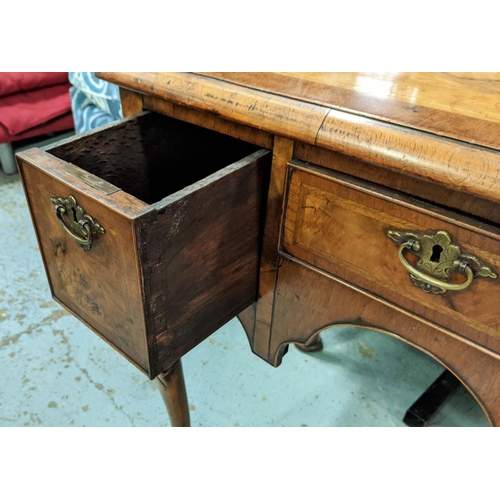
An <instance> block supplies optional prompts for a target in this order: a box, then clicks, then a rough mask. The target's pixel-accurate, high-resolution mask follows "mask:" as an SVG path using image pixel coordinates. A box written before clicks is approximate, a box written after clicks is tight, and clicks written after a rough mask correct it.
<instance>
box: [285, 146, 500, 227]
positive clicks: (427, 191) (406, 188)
mask: <svg viewBox="0 0 500 500" xmlns="http://www.w3.org/2000/svg"><path fill="white" fill-rule="evenodd" d="M294 158H296V159H298V160H302V161H304V162H307V163H313V164H315V165H319V166H322V167H325V168H329V169H331V170H335V171H337V172H342V173H344V174H349V175H352V176H354V177H357V178H359V179H364V180H367V181H370V182H373V183H375V184H378V185H380V186H382V187H390V188H392V189H395V190H397V191H401V192H403V193H406V194H408V195H410V196H412V197H414V198H417V199H419V200H424V201H429V202H432V203H433V204H434V205H437V206H440V207H446V208H447V209H455V210H458V211H460V212H461V213H462V214H469V215H473V216H476V217H479V218H482V219H484V220H485V221H486V220H488V221H491V222H494V223H496V224H500V210H498V204H497V203H495V202H493V201H490V200H485V199H482V198H478V197H477V196H472V195H470V194H468V193H464V192H458V191H454V190H452V189H450V188H448V187H446V186H443V185H440V184H436V183H433V182H429V181H424V180H422V179H417V178H415V177H410V176H408V175H404V174H402V173H401V172H396V171H394V170H389V169H387V168H383V167H379V166H377V165H374V164H373V163H367V162H363V161H359V160H356V159H355V158H353V157H351V156H346V155H343V154H341V153H337V152H335V151H329V150H328V149H323V148H318V147H316V146H311V145H309V144H304V143H302V142H298V143H295V148H294Z"/></svg>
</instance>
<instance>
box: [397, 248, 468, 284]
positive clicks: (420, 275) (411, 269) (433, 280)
mask: <svg viewBox="0 0 500 500" xmlns="http://www.w3.org/2000/svg"><path fill="white" fill-rule="evenodd" d="M413 244H414V242H412V241H406V242H404V243H402V244H401V245H400V247H399V251H398V257H399V260H400V261H401V264H403V266H404V268H405V269H406V270H407V271H409V272H410V273H411V274H412V275H413V276H415V277H417V278H418V279H420V280H421V281H423V282H424V283H426V284H428V285H429V287H428V289H429V291H430V290H431V288H432V287H438V288H440V289H443V290H465V289H466V288H467V287H468V286H469V285H470V284H471V283H472V280H473V279H474V273H473V272H472V269H471V268H470V267H469V266H468V265H467V263H466V262H461V261H459V260H456V261H455V262H454V264H456V265H455V267H456V268H457V269H460V270H463V271H464V273H465V275H466V276H467V280H466V281H464V282H463V283H446V282H445V281H441V280H439V279H437V278H434V277H433V276H429V275H428V274H425V273H423V272H422V271H419V270H418V269H415V268H414V267H413V266H412V265H411V264H410V263H409V262H408V261H407V260H406V259H405V257H404V254H403V250H405V249H409V250H411V248H412V246H413ZM424 287H425V285H424ZM424 289H425V288H424Z"/></svg>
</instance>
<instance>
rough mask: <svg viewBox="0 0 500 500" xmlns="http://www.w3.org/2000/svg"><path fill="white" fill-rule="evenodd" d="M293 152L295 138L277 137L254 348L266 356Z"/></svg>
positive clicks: (261, 268)
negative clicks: (287, 173) (289, 163)
mask: <svg viewBox="0 0 500 500" xmlns="http://www.w3.org/2000/svg"><path fill="white" fill-rule="evenodd" d="M292 154H293V141H290V140H289V139H285V138H282V137H275V140H274V148H273V160H272V167H271V180H270V182H269V192H268V194H267V209H266V222H265V227H264V238H263V246H262V254H261V258H260V271H259V300H258V302H257V306H256V310H255V313H256V317H255V330H256V332H257V333H256V334H255V336H254V342H253V346H252V349H253V351H254V353H255V354H257V355H258V356H260V357H262V358H264V359H267V353H268V349H269V335H270V332H271V319H272V308H273V301H274V287H275V284H276V269H277V267H278V259H279V256H278V253H277V252H278V246H279V232H280V224H281V214H282V211H283V199H284V198H283V193H284V190H285V176H286V165H287V162H288V161H290V159H291V158H292Z"/></svg>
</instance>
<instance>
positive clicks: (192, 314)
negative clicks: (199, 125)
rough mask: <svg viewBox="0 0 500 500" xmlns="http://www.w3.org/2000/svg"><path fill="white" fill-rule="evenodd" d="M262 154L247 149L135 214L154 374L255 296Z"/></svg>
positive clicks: (266, 161) (265, 175)
mask: <svg viewBox="0 0 500 500" xmlns="http://www.w3.org/2000/svg"><path fill="white" fill-rule="evenodd" d="M270 160H271V155H270V153H269V152H267V151H265V150H261V151H259V152H257V153H254V154H253V155H251V156H250V157H248V158H247V159H245V160H242V161H239V162H236V163H235V164H233V165H230V166H228V167H227V168H225V169H223V170H221V171H219V172H217V173H215V174H213V175H212V176H210V177H208V178H206V179H204V180H202V181H200V182H198V183H195V184H194V185H192V186H190V187H188V188H186V189H185V190H184V191H182V192H180V193H177V195H175V196H172V197H169V198H168V200H166V201H165V202H164V203H163V204H158V205H156V206H155V209H154V210H153V211H151V213H149V214H148V215H147V216H145V217H142V218H141V219H140V220H139V221H138V225H137V239H138V242H139V252H140V260H141V262H142V263H143V267H142V271H141V272H142V279H143V282H144V287H145V291H146V303H145V307H146V311H147V324H148V330H149V331H151V332H155V343H156V350H157V356H158V363H157V366H156V368H155V370H154V371H155V373H156V374H158V373H160V372H162V371H165V370H166V369H168V368H169V367H170V366H172V365H173V363H175V362H176V361H177V360H178V359H179V358H180V357H181V356H182V355H184V354H185V353H186V352H187V351H189V350H190V349H191V348H193V347H194V346H195V345H197V344H198V343H199V342H201V341H202V340H203V339H205V338H206V337H207V336H208V335H210V334H212V333H213V332H214V331H215V330H217V329H218V328H219V327H221V326H222V325H223V324H224V323H226V322H227V321H229V320H230V319H231V318H233V317H234V316H236V315H237V314H239V313H240V312H242V311H243V310H244V309H245V308H247V307H248V306H250V305H251V304H252V303H253V302H255V300H256V299H257V283H258V269H259V254H260V251H261V241H262V232H263V222H264V213H265V202H266V196H267V189H268V183H269V171H270Z"/></svg>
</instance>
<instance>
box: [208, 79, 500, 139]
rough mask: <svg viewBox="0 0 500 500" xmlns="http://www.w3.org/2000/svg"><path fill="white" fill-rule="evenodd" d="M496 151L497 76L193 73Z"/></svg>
mask: <svg viewBox="0 0 500 500" xmlns="http://www.w3.org/2000/svg"><path fill="white" fill-rule="evenodd" d="M198 74H201V75H205V76H208V77H211V78H217V79H220V80H222V81H226V82H228V81H230V82H232V83H235V84H238V85H244V86H246V87H250V88H253V89H258V90H261V91H264V92H268V93H272V94H279V95H281V96H286V97H290V98H292V99H299V100H302V101H306V102H309V103H312V104H318V105H320V106H325V107H330V108H333V109H338V110H341V111H348V112H351V113H354V114H361V115H363V116H367V117H372V118H376V119H378V120H382V121H386V122H390V123H394V124H397V125H402V126H405V127H408V128H413V129H418V130H423V131H426V132H431V133H433V134H436V135H441V136H446V137H451V138H454V139H458V140H460V141H464V142H471V143H473V144H481V145H483V146H487V147H491V148H494V149H500V139H499V138H500V97H499V96H500V73H347V72H345V73H244V72H240V73H198Z"/></svg>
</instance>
